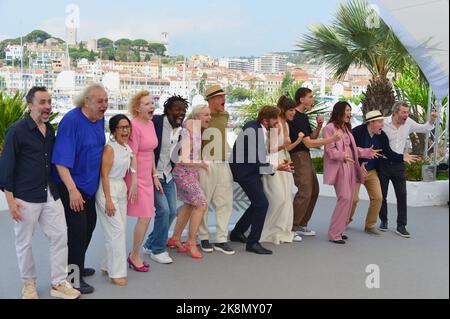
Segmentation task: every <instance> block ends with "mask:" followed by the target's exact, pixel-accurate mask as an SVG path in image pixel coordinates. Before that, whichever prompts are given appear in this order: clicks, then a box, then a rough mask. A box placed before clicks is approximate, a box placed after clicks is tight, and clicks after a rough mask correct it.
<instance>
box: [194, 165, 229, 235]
mask: <svg viewBox="0 0 450 319" xmlns="http://www.w3.org/2000/svg"><path fill="white" fill-rule="evenodd" d="M200 186H201V187H202V189H203V191H204V192H205V195H206V200H207V201H208V204H210V203H212V204H214V206H215V211H216V225H217V233H216V243H226V242H227V241H228V239H227V238H228V224H229V223H230V217H231V213H232V211H233V175H232V174H231V170H230V165H229V164H228V163H210V164H209V167H208V172H206V171H205V170H204V169H201V170H200ZM198 237H199V238H200V240H208V239H209V230H208V213H206V214H205V215H204V217H203V222H202V224H201V225H200V229H199V232H198Z"/></svg>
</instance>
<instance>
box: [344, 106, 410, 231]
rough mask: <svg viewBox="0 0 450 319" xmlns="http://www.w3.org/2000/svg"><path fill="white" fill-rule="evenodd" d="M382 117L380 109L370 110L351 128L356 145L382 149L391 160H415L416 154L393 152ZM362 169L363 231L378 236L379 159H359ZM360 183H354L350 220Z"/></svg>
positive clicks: (379, 202) (401, 161) (356, 202)
mask: <svg viewBox="0 0 450 319" xmlns="http://www.w3.org/2000/svg"><path fill="white" fill-rule="evenodd" d="M383 126H384V119H383V115H382V114H381V112H380V111H370V112H368V113H367V114H366V121H365V123H364V124H362V125H360V126H357V127H355V128H354V129H353V136H354V137H355V142H356V145H357V146H358V147H361V148H370V147H373V148H374V149H379V150H382V154H383V156H384V157H385V158H388V159H389V160H390V161H392V162H396V163H403V161H408V162H409V161H413V160H416V156H414V155H409V154H405V155H403V154H398V153H395V152H394V151H393V150H392V149H391V147H390V146H389V139H388V137H387V135H386V133H384V132H383ZM359 162H360V164H361V165H362V168H363V170H365V173H366V174H365V175H366V178H365V181H364V186H365V187H366V190H367V192H368V193H369V197H370V205H369V210H368V212H367V217H366V226H365V231H366V232H367V233H368V234H371V235H376V236H379V235H380V232H379V231H378V229H377V228H376V227H375V224H376V222H377V219H378V214H379V211H380V209H381V205H382V202H383V194H382V191H381V184H380V180H379V178H378V171H379V169H380V159H376V158H374V159H363V158H361V159H360V160H359ZM360 187H361V184H356V190H355V197H354V199H353V208H352V212H351V215H350V221H352V218H353V215H354V214H355V210H356V206H357V205H358V201H359V190H360Z"/></svg>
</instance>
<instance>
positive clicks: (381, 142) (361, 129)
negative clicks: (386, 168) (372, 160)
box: [352, 124, 403, 169]
mask: <svg viewBox="0 0 450 319" xmlns="http://www.w3.org/2000/svg"><path fill="white" fill-rule="evenodd" d="M352 133H353V137H354V138H355V142H356V146H358V147H362V148H368V147H370V146H371V145H365V141H366V137H367V136H368V135H369V131H368V130H367V124H362V125H359V126H357V127H355V128H354V129H353V130H352ZM374 142H375V143H374V144H375V145H374V148H380V149H381V150H382V152H381V153H382V155H383V156H384V157H386V158H387V159H388V160H390V161H392V162H396V163H403V154H398V153H396V152H394V151H393V150H392V149H391V147H390V145H389V138H388V136H387V135H386V133H385V132H384V131H381V134H380V135H374ZM359 162H360V163H363V162H367V159H364V158H360V159H359ZM375 167H376V169H378V168H379V160H378V159H376V165H375Z"/></svg>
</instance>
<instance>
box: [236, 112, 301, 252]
mask: <svg viewBox="0 0 450 319" xmlns="http://www.w3.org/2000/svg"><path fill="white" fill-rule="evenodd" d="M279 114H280V110H279V109H278V108H276V107H273V106H265V107H263V108H262V109H261V111H260V112H259V114H258V119H257V120H256V121H250V122H248V123H247V124H245V126H244V127H243V129H242V132H241V133H240V134H239V136H238V138H237V140H236V143H235V144H234V147H233V153H232V157H231V159H230V168H231V172H232V174H233V179H234V181H236V182H237V183H239V185H240V186H241V187H242V189H243V190H244V192H245V194H246V195H247V196H248V198H249V200H250V207H248V208H247V210H246V211H245V213H244V215H242V217H241V219H240V220H239V221H238V222H237V224H236V226H235V227H234V229H233V231H232V232H231V233H230V240H231V241H238V242H243V243H246V244H247V246H246V250H247V251H249V252H253V253H256V254H264V255H268V254H272V251H270V250H268V249H266V248H264V247H263V246H262V245H261V244H260V243H259V239H260V237H261V232H262V229H263V226H264V220H265V218H266V213H267V209H268V207H269V203H268V201H267V198H266V195H265V194H264V190H263V184H262V181H261V176H262V175H265V174H274V173H275V171H277V170H279V171H286V172H290V173H292V172H293V171H292V168H291V166H290V163H282V164H280V165H278V166H277V167H274V166H273V165H271V164H270V163H268V160H267V157H268V154H269V145H268V144H269V143H268V141H270V135H269V134H277V131H276V128H277V127H278V116H279ZM271 129H275V130H272V131H273V132H271ZM275 147H277V146H275ZM272 148H273V147H272V146H271V149H272ZM250 227H251V230H250V234H249V236H248V238H247V237H246V236H245V235H244V233H245V232H247V230H248V229H249V228H250Z"/></svg>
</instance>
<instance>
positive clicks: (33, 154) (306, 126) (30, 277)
mask: <svg viewBox="0 0 450 319" xmlns="http://www.w3.org/2000/svg"><path fill="white" fill-rule="evenodd" d="M26 100H27V104H28V107H29V114H28V115H27V116H26V117H25V118H24V119H22V120H20V121H18V122H16V123H15V124H13V125H12V126H11V127H10V128H9V129H8V132H7V135H6V138H5V142H4V145H3V151H2V153H1V156H0V168H1V169H0V189H1V190H2V191H4V192H5V195H6V199H7V202H8V205H9V210H10V213H11V216H12V218H13V219H14V231H15V235H16V239H15V246H16V252H17V257H18V261H19V269H20V273H21V276H22V280H23V290H22V297H23V298H25V299H36V298H38V293H37V288H36V271H35V265H34V259H33V254H32V245H31V243H32V237H33V232H34V228H35V226H36V225H37V224H39V225H40V226H41V228H42V230H43V231H44V233H45V235H46V237H47V238H48V240H49V243H50V259H51V277H52V287H51V296H53V297H59V298H73V299H74V298H78V297H79V296H80V294H88V293H92V292H93V291H94V288H93V287H92V286H91V285H89V284H88V283H86V281H85V280H84V278H86V277H88V276H92V275H93V274H94V273H95V270H94V269H93V268H88V267H85V255H86V251H87V248H88V247H89V244H90V241H91V238H92V234H93V232H94V229H95V226H96V222H97V216H98V218H99V220H100V223H101V225H102V228H103V233H104V240H105V248H106V253H105V257H104V259H103V262H102V267H101V271H102V273H103V274H104V275H106V276H107V278H108V279H109V280H110V281H111V282H112V283H113V284H116V285H120V286H124V285H127V267H129V268H131V269H133V270H135V271H138V272H148V271H149V269H150V265H149V264H148V263H147V262H146V261H145V259H144V258H143V255H142V253H143V254H147V255H150V258H151V259H152V260H154V261H156V262H158V263H161V264H170V263H172V262H173V259H172V257H171V256H170V255H169V250H170V249H172V250H175V251H177V252H178V253H185V254H188V255H189V256H190V257H192V258H194V259H201V258H202V257H203V255H202V252H204V253H211V252H213V251H214V250H215V251H219V252H222V253H224V254H227V255H233V254H235V250H234V249H233V247H232V246H231V245H230V244H229V241H232V242H240V243H244V244H245V245H246V246H245V247H246V248H245V249H246V251H248V252H252V253H256V254H264V255H266V254H272V251H271V250H269V249H267V248H265V247H263V246H262V244H261V243H263V242H270V243H274V244H280V243H290V242H300V241H302V237H303V236H314V235H315V234H316V233H315V231H313V230H311V229H310V228H308V224H309V221H310V219H311V216H312V214H313V211H314V207H315V204H316V201H317V198H318V195H319V183H318V180H317V176H316V173H315V170H314V166H313V163H312V160H311V155H310V148H319V147H322V146H324V183H325V184H330V185H334V187H335V190H336V197H337V204H336V207H335V210H334V213H333V215H332V220H331V224H330V227H329V230H328V239H329V241H330V242H332V243H336V244H345V243H346V240H348V236H347V235H346V234H345V230H346V227H347V225H348V224H349V223H350V222H351V221H352V218H353V216H354V213H355V210H356V206H357V202H358V194H359V189H360V186H361V184H363V185H364V186H365V187H366V189H367V191H368V193H369V196H370V206H369V211H368V213H367V218H366V225H365V231H366V232H367V233H369V234H371V235H374V236H379V235H380V232H379V231H387V229H388V217H387V204H386V197H387V191H388V185H389V181H392V183H393V185H394V188H395V193H396V196H397V203H398V204H397V211H398V217H397V228H396V232H397V233H398V234H399V235H400V236H402V237H409V236H410V234H409V233H408V231H407V230H406V224H407V218H406V216H407V209H406V179H405V174H404V162H412V161H415V160H417V157H416V156H414V155H409V154H408V153H407V152H405V144H406V141H407V138H408V136H409V134H410V133H412V132H426V131H427V130H431V129H433V125H434V120H435V118H436V115H435V114H434V113H433V114H432V115H431V118H430V121H429V122H428V123H426V124H423V125H420V124H417V123H416V122H414V121H413V120H412V119H410V118H409V107H408V105H407V104H406V103H405V102H397V103H396V104H395V105H394V106H393V109H392V115H391V116H390V117H388V118H384V117H383V116H382V114H381V113H380V112H379V111H371V112H368V113H367V114H365V122H364V124H362V125H360V126H358V127H355V128H353V129H352V127H351V124H350V121H351V106H350V104H348V103H347V102H338V103H336V105H335V106H334V108H333V111H332V114H331V117H330V120H329V121H328V123H327V125H326V126H325V127H324V128H323V130H322V127H323V125H324V119H323V117H322V116H317V118H316V125H315V127H314V128H312V127H311V125H310V120H309V117H308V115H307V112H308V111H310V110H311V108H312V106H313V105H314V96H313V92H312V91H311V90H310V89H308V88H300V89H299V90H298V91H297V92H296V95H295V101H294V100H292V99H290V98H288V97H285V96H282V97H280V99H279V101H278V104H277V106H265V107H263V108H262V109H261V110H260V111H259V114H258V117H257V119H256V120H254V121H249V122H248V123H246V124H245V125H244V127H243V129H242V131H241V132H240V134H239V135H238V137H237V139H236V141H235V143H234V145H233V147H232V148H231V147H229V145H228V142H227V129H228V128H229V114H228V113H227V112H226V111H225V92H224V90H223V89H222V88H221V87H220V86H217V85H215V86H212V87H210V88H208V89H207V90H206V93H205V100H206V101H207V104H206V103H205V104H204V105H199V106H195V107H193V108H192V110H191V112H190V113H189V114H188V115H187V111H188V107H189V105H188V101H187V100H186V99H184V98H183V97H181V96H172V97H170V98H169V99H168V100H167V101H166V102H165V103H164V114H163V115H154V111H155V107H154V105H153V98H152V96H151V95H150V94H149V92H146V91H144V92H140V93H138V94H136V95H135V96H134V97H133V98H132V99H131V101H130V103H129V113H130V114H131V119H130V118H129V117H127V116H126V115H122V114H120V115H116V116H114V117H112V118H111V119H110V121H109V123H108V124H109V125H108V126H109V139H108V141H107V137H106V136H105V119H104V116H105V112H106V110H107V108H108V95H107V92H106V90H105V89H104V87H103V86H102V85H99V84H93V85H90V86H89V87H87V88H86V89H85V90H84V92H83V93H82V94H81V95H80V97H79V98H77V100H76V101H75V106H76V107H75V108H74V109H72V110H71V111H69V112H68V113H67V114H66V115H65V116H64V117H63V118H62V120H61V121H60V123H59V126H58V129H57V134H56V137H55V130H54V128H53V126H52V125H51V124H50V123H49V118H50V113H51V110H52V106H51V96H50V94H49V93H48V92H47V89H46V88H45V87H33V88H32V89H31V90H30V91H29V92H28V94H27V96H26ZM321 131H323V134H322V137H320V133H321ZM234 182H237V183H238V184H239V185H240V187H241V188H242V190H243V191H244V192H245V194H246V195H247V197H248V199H249V202H250V206H249V207H248V208H247V209H246V211H245V212H244V214H243V215H242V216H241V217H240V219H239V220H238V222H237V223H236V225H235V226H234V228H233V230H232V231H231V232H230V233H229V232H228V229H229V223H230V217H231V214H232V209H233V183H234ZM294 183H295V185H296V186H297V193H296V194H295V197H294V198H293V184H294ZM177 201H181V202H183V205H182V206H181V207H177ZM209 206H211V208H212V209H213V210H214V211H215V215H216V223H215V224H216V233H215V240H214V242H213V243H212V241H210V229H209V227H208V220H207V218H208V214H206V213H207V211H208V207H209ZM127 216H132V217H135V218H136V219H137V222H136V225H135V226H134V232H133V242H132V246H131V251H130V253H129V254H127V245H126V238H127V234H126V221H127ZM378 216H379V217H380V220H381V224H380V225H379V227H378V228H377V227H376V223H377V218H378ZM153 217H154V226H153V229H152V231H151V233H150V234H149V235H148V236H146V235H147V230H148V228H149V224H150V220H151V219H152V218H153ZM174 220H175V226H174V229H173V232H172V235H171V236H170V238H169V229H170V228H171V225H172V223H173V221H174ZM188 224H189V226H188V229H187V236H183V232H184V230H185V228H186V226H187V225H188ZM197 239H199V244H200V245H198V242H197ZM69 265H70V266H72V267H71V269H75V273H74V274H72V277H74V276H75V277H76V278H75V279H76V280H75V282H76V283H77V285H74V286H73V285H71V283H69V282H68V280H67V276H68V266H69Z"/></svg>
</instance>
